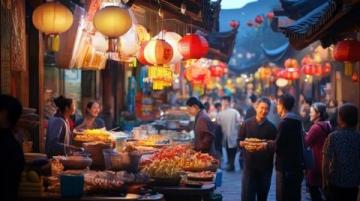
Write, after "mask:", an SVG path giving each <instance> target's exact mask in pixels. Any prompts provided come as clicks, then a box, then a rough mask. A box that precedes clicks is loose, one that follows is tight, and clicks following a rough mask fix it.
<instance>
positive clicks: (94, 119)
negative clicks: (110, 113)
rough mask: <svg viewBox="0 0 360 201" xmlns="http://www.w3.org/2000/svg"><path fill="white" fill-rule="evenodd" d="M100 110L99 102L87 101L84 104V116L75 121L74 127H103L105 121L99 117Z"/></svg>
mask: <svg viewBox="0 0 360 201" xmlns="http://www.w3.org/2000/svg"><path fill="white" fill-rule="evenodd" d="M100 112H101V106H100V103H99V102H96V101H89V102H88V104H87V105H86V109H85V115H84V118H81V119H79V120H78V121H76V129H96V128H104V127H105V122H104V120H103V119H101V118H100V117H99V113H100Z"/></svg>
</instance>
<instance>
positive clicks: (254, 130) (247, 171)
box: [238, 97, 277, 201]
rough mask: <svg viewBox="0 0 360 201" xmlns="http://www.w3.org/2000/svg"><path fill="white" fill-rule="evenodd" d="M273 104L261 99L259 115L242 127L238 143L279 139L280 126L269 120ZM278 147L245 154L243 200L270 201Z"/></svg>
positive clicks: (246, 121) (263, 144)
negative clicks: (277, 135)
mask: <svg viewBox="0 0 360 201" xmlns="http://www.w3.org/2000/svg"><path fill="white" fill-rule="evenodd" d="M270 106H271V102H270V100H269V99H268V98H266V97H261V98H260V99H259V100H258V101H257V103H256V106H255V110H256V115H255V117H252V118H250V119H248V120H245V122H244V123H243V124H242V125H241V127H240V131H239V134H238V142H239V143H238V144H239V146H240V147H244V146H245V142H244V140H245V138H258V139H261V140H266V141H269V142H271V141H274V140H275V139H276V133H277V131H276V127H275V126H274V124H272V123H271V122H270V121H269V120H268V119H267V118H266V117H267V115H268V113H269V109H270ZM274 151H275V150H274V148H273V147H271V146H267V143H262V144H261V145H260V146H259V147H258V148H257V151H254V152H249V151H247V150H246V149H245V151H244V160H245V161H244V162H245V165H244V173H243V178H242V191H241V200H242V201H255V200H257V201H266V200H267V197H268V193H269V189H270V184H271V176H272V170H273V158H274Z"/></svg>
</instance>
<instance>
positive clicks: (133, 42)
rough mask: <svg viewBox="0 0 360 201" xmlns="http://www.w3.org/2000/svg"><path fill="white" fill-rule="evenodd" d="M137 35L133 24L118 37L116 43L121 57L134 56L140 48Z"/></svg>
mask: <svg viewBox="0 0 360 201" xmlns="http://www.w3.org/2000/svg"><path fill="white" fill-rule="evenodd" d="M138 41H139V40H138V35H137V33H136V26H135V24H133V25H132V26H131V28H130V29H129V31H128V32H126V33H125V34H124V35H122V36H121V37H120V40H119V43H118V51H119V52H120V55H121V56H122V57H132V56H135V55H136V53H137V51H138V50H139V48H140V44H139V42H138Z"/></svg>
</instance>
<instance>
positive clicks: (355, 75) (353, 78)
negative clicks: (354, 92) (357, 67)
mask: <svg viewBox="0 0 360 201" xmlns="http://www.w3.org/2000/svg"><path fill="white" fill-rule="evenodd" d="M351 80H352V81H353V82H357V81H359V75H358V73H357V72H354V73H353V74H352V76H351Z"/></svg>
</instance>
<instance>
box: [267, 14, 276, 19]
mask: <svg viewBox="0 0 360 201" xmlns="http://www.w3.org/2000/svg"><path fill="white" fill-rule="evenodd" d="M266 16H267V18H268V19H269V20H272V19H273V18H274V16H275V14H274V12H268V13H267V14H266Z"/></svg>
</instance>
